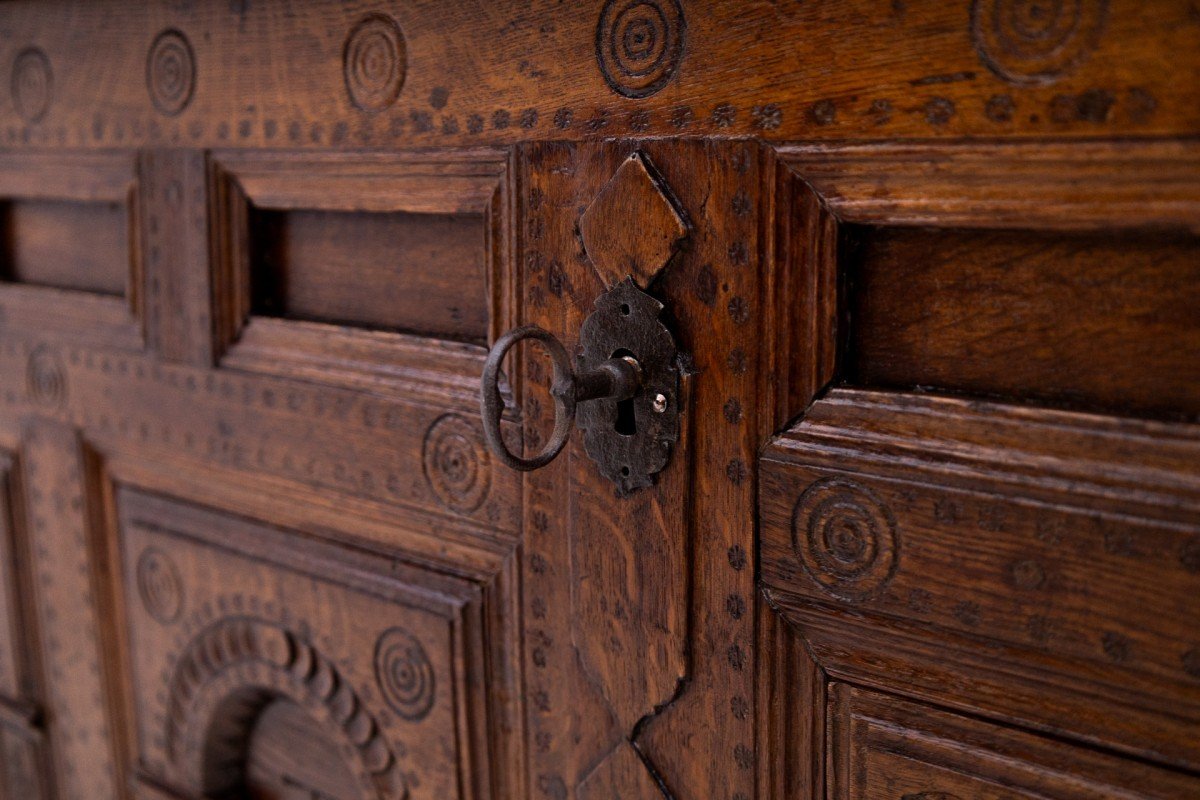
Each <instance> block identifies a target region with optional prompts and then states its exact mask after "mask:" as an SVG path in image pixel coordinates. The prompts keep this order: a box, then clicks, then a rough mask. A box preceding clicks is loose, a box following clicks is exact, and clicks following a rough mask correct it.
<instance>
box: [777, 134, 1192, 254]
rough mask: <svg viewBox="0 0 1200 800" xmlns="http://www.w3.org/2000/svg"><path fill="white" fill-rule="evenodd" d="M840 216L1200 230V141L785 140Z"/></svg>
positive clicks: (790, 160)
mask: <svg viewBox="0 0 1200 800" xmlns="http://www.w3.org/2000/svg"><path fill="white" fill-rule="evenodd" d="M776 154H777V157H778V158H779V159H780V161H781V162H782V163H784V164H786V165H787V167H788V168H789V169H790V170H792V172H793V173H794V174H795V175H796V176H797V177H799V178H801V179H802V180H804V181H805V182H806V183H808V185H809V186H811V187H812V189H813V191H815V192H816V193H817V194H818V195H819V196H820V197H821V200H822V203H823V204H824V206H825V207H826V208H828V209H829V210H830V212H832V213H833V214H834V215H835V216H836V217H837V218H838V220H839V221H841V222H854V223H863V224H868V225H933V226H939V227H974V228H1013V227H1016V228H1025V229H1043V230H1058V231H1063V230H1114V229H1116V230H1123V229H1129V228H1180V229H1184V230H1189V231H1191V232H1193V233H1196V232H1200V141H1198V140H1195V139H1179V140H1174V139H1173V140H1165V139H1157V140H1156V139H1146V140H1140V141H1139V140H1125V141H1118V140H1111V141H1093V142H1067V141H1054V140H1050V141H1044V142H1002V141H990V142H971V143H952V144H938V143H934V142H912V143H879V144H867V143H863V144H828V145H825V144H806V145H781V146H779V147H777V148H776Z"/></svg>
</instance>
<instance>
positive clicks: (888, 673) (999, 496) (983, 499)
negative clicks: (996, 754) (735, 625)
mask: <svg viewBox="0 0 1200 800" xmlns="http://www.w3.org/2000/svg"><path fill="white" fill-rule="evenodd" d="M1197 448H1200V433H1198V432H1197V430H1196V429H1195V428H1193V427H1191V426H1186V425H1167V424H1160V423H1150V422H1133V421H1118V420H1114V419H1110V418H1104V417H1092V416H1086V415H1077V414H1071V413H1065V412H1058V413H1056V412H1049V411H1045V410H1040V409H1022V408H1019V407H1009V406H1001V405H989V404H984V403H980V402H978V401H964V400H954V399H946V398H936V397H921V396H914V395H905V394H889V393H879V392H860V391H848V390H836V391H833V392H831V393H830V394H828V395H827V396H826V397H825V398H824V399H822V400H820V401H818V402H817V403H815V404H814V405H813V406H812V407H811V408H810V409H809V411H808V413H807V414H806V415H805V417H804V419H803V420H802V421H801V422H800V423H798V424H797V425H796V426H794V427H793V428H791V429H790V430H789V431H788V432H787V433H785V434H784V435H783V436H781V437H780V438H778V439H776V440H775V441H774V442H773V443H772V444H771V445H770V447H769V448H768V449H767V451H766V452H765V453H764V456H763V460H762V462H761V466H762V476H761V480H762V485H761V488H760V514H761V520H762V541H761V551H760V557H761V563H762V578H763V581H764V584H765V586H766V589H767V594H768V597H769V598H770V599H771V601H772V602H773V603H774V604H775V605H776V606H777V607H778V608H779V609H780V610H781V611H782V613H783V614H784V615H785V616H786V617H787V618H788V619H789V620H791V621H793V623H794V624H796V625H797V626H798V627H799V629H800V631H801V635H802V636H803V637H804V640H805V641H806V642H807V645H808V647H810V648H811V649H812V652H813V653H814V654H815V655H816V657H817V659H818V661H819V662H820V663H821V664H822V666H823V667H824V669H825V670H827V671H828V672H829V673H830V674H832V675H834V676H838V677H847V678H851V679H854V680H859V681H864V682H868V683H870V684H871V685H874V686H880V687H884V688H886V689H888V690H889V691H895V692H898V693H903V694H909V695H915V696H918V697H923V698H926V699H930V700H932V701H934V702H940V703H946V704H951V705H954V706H956V707H959V708H963V709H967V710H970V711H972V712H975V713H982V714H988V715H994V716H997V717H1000V718H1004V719H1009V720H1013V721H1017V722H1020V723H1022V724H1029V725H1034V726H1036V727H1039V728H1041V729H1043V730H1047V731H1052V732H1054V733H1056V734H1059V735H1063V736H1069V737H1073V738H1076V739H1081V740H1089V741H1093V742H1097V743H1103V744H1105V745H1107V746H1109V747H1114V748H1119V749H1122V750H1124V751H1126V752H1130V753H1136V754H1139V755H1144V756H1147V757H1152V758H1157V759H1162V760H1165V761H1168V762H1172V763H1174V764H1177V765H1179V766H1183V767H1187V768H1190V769H1195V767H1196V765H1197V764H1198V763H1200V750H1198V749H1197V747H1196V740H1195V737H1193V736H1191V734H1190V733H1189V732H1190V731H1193V730H1194V729H1195V726H1196V724H1197V721H1198V720H1200V702H1198V701H1200V692H1198V688H1200V669H1198V668H1200V660H1198V659H1200V640H1197V639H1195V637H1194V633H1195V631H1194V628H1193V627H1192V626H1190V625H1189V624H1188V621H1189V620H1194V619H1196V618H1197V615H1198V614H1200V607H1198V606H1197V598H1200V565H1198V563H1197V552H1200V550H1198V549H1197V548H1200V476H1198V475H1197V471H1196V464H1197V463H1198V462H1197V455H1198V450H1197ZM900 676H903V677H902V678H901V677H900ZM1100 720H1104V723H1103V724H1101V723H1100V722H1099V721H1100Z"/></svg>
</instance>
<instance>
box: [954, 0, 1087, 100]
mask: <svg viewBox="0 0 1200 800" xmlns="http://www.w3.org/2000/svg"><path fill="white" fill-rule="evenodd" d="M1107 17H1108V0H974V2H973V3H972V4H971V39H972V41H973V42H974V44H975V50H976V52H977V53H978V54H979V58H980V59H981V60H982V61H983V63H984V64H986V65H987V67H988V69H990V70H991V71H992V72H994V73H996V74H997V75H999V76H1000V77H1001V78H1004V79H1005V80H1006V81H1009V82H1010V83H1015V84H1018V85H1024V86H1035V85H1039V84H1047V83H1053V82H1054V81H1056V80H1058V79H1059V78H1060V77H1062V75H1064V74H1065V73H1066V72H1068V71H1070V70H1071V69H1072V68H1073V67H1075V66H1076V65H1078V64H1079V63H1080V62H1082V61H1083V60H1084V59H1086V58H1087V57H1088V55H1089V54H1090V53H1091V51H1092V50H1094V49H1095V47H1096V45H1097V44H1098V43H1099V41H1100V35H1101V33H1103V31H1104V24H1105V21H1106V19H1107Z"/></svg>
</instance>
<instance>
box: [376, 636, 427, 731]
mask: <svg viewBox="0 0 1200 800" xmlns="http://www.w3.org/2000/svg"><path fill="white" fill-rule="evenodd" d="M375 679H376V680H377V681H379V688H380V690H381V691H382V692H383V697H384V699H385V700H387V702H388V705H390V706H391V707H392V708H393V709H394V710H395V712H396V713H397V714H399V715H400V716H402V717H404V718H405V719H407V720H412V721H414V722H415V721H416V720H419V719H423V718H424V717H425V715H426V714H428V713H429V710H430V709H431V708H433V695H434V678H433V665H432V664H430V663H429V657H428V656H426V655H425V648H423V647H421V643H420V642H418V641H417V640H416V639H415V638H413V636H412V635H411V634H409V633H408V632H407V631H405V630H404V629H403V628H389V629H388V630H386V631H384V632H383V634H382V635H381V636H380V637H379V642H378V643H377V644H376V645H375Z"/></svg>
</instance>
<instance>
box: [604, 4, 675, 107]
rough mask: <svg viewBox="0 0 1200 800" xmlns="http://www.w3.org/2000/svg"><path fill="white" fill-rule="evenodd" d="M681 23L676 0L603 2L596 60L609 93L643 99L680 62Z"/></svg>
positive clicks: (662, 83)
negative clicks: (609, 87) (610, 88)
mask: <svg viewBox="0 0 1200 800" xmlns="http://www.w3.org/2000/svg"><path fill="white" fill-rule="evenodd" d="M686 34H687V23H686V21H685V20H684V16H683V8H682V7H681V6H680V5H679V0H608V2H607V3H605V4H604V9H603V10H602V11H601V12H600V20H599V21H598V22H597V23H596V59H597V61H598V62H599V64H600V72H601V73H603V75H604V80H606V81H608V85H609V86H611V87H612V89H613V91H615V92H617V93H618V94H622V95H624V96H625V97H633V98H642V97H649V96H650V95H652V94H654V93H655V92H657V91H659V90H660V89H662V88H663V87H664V86H666V85H667V84H668V83H669V82H670V81H671V78H672V77H674V75H675V71H676V70H678V69H679V64H680V62H681V61H683V50H684V46H685V43H686Z"/></svg>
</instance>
